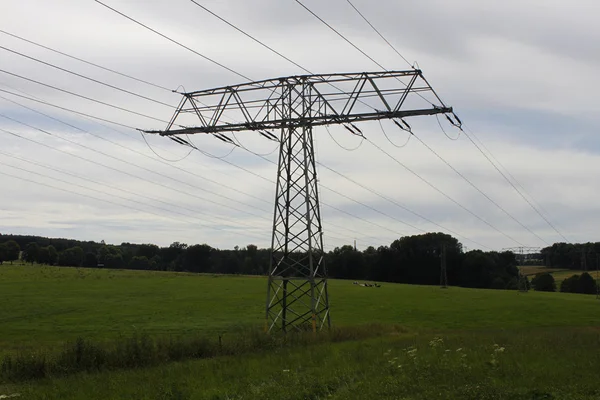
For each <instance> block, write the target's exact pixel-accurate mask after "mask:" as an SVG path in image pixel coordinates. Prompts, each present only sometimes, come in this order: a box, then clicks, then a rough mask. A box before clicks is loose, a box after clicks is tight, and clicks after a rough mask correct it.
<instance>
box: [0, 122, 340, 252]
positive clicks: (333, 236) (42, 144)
mask: <svg viewBox="0 0 600 400" xmlns="http://www.w3.org/2000/svg"><path fill="white" fill-rule="evenodd" d="M0 131H3V132H5V133H8V134H10V135H12V136H15V137H19V138H21V139H25V140H27V141H30V142H33V143H36V144H38V145H41V146H43V147H46V148H49V149H51V150H55V151H58V152H61V153H63V154H66V155H69V156H72V157H75V158H78V159H81V160H83V161H88V162H90V163H93V164H96V165H99V166H102V167H105V168H109V169H111V170H113V171H116V172H120V173H123V174H126V175H128V176H131V177H134V178H137V179H141V180H143V181H146V182H149V183H152V181H148V180H146V179H144V178H140V177H138V176H136V175H133V174H129V173H127V172H125V171H122V170H119V169H116V168H112V167H109V166H106V165H104V164H102V163H98V162H95V161H92V160H89V159H86V158H84V157H80V156H77V155H75V154H72V153H69V152H66V151H63V150H60V149H57V148H55V147H53V146H49V145H47V144H44V143H40V142H38V141H36V140H33V139H29V138H26V137H23V136H20V135H18V134H15V133H14V132H10V131H7V130H4V129H1V128H0ZM0 154H4V155H8V154H7V153H4V152H2V151H0ZM8 156H9V157H14V158H17V159H21V160H23V161H26V162H30V163H33V164H35V165H40V164H39V163H36V162H32V161H30V160H25V159H22V158H20V157H15V156H11V155H8ZM44 167H46V168H49V169H51V170H55V171H57V172H59V173H63V174H67V175H71V176H77V175H76V174H72V173H69V172H65V171H61V170H59V169H55V168H52V167H48V166H44ZM50 179H55V178H50ZM79 179H86V180H88V181H91V182H94V183H97V184H100V185H103V186H107V187H109V188H112V189H115V190H120V191H124V192H127V193H132V194H134V195H137V196H138V197H142V198H148V199H150V200H153V201H157V202H160V203H163V204H167V205H170V206H173V204H171V203H167V202H165V201H162V200H159V199H156V198H152V197H149V196H144V195H141V194H138V193H134V192H130V191H128V190H125V189H120V188H117V187H113V186H110V185H107V184H102V183H98V182H95V181H93V180H91V179H89V178H87V177H83V178H82V177H80V176H79ZM66 183H69V184H71V183H70V182H66ZM159 186H162V185H159ZM86 189H89V188H86ZM90 190H93V189H90ZM182 193H184V194H186V192H182ZM126 200H128V201H133V200H131V199H126ZM150 207H155V208H157V207H156V206H152V205H150ZM177 207H179V208H182V209H187V210H189V211H191V212H195V213H199V214H205V215H206V213H204V212H201V211H197V210H193V209H190V208H187V207H184V206H180V205H178V206H177ZM163 210H164V209H163ZM167 211H170V212H175V211H172V210H167ZM175 213H177V212H175ZM178 214H181V213H178ZM181 215H184V216H186V217H189V215H187V214H181ZM219 218H220V219H222V220H224V221H228V222H233V221H230V220H228V219H226V218H223V217H222V216H219ZM261 219H264V220H268V218H265V217H261ZM235 223H238V224H240V225H242V226H246V227H249V228H254V227H255V226H254V225H248V224H246V223H243V222H239V221H235ZM332 225H333V224H332ZM327 235H328V236H329V237H332V238H335V239H338V240H342V241H343V240H345V239H350V240H352V238H350V237H346V238H341V237H339V236H335V235H332V234H330V233H328V234H327ZM255 237H256V236H255Z"/></svg>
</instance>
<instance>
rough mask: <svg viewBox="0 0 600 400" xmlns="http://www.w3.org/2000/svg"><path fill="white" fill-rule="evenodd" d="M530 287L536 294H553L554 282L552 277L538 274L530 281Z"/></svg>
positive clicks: (546, 274) (554, 289)
mask: <svg viewBox="0 0 600 400" xmlns="http://www.w3.org/2000/svg"><path fill="white" fill-rule="evenodd" d="M531 285H532V286H533V288H534V289H535V290H537V291H538V292H555V291H556V282H554V277H553V276H552V275H550V274H548V273H545V274H538V275H536V276H535V278H533V279H532V280H531Z"/></svg>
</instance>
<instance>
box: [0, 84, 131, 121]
mask: <svg viewBox="0 0 600 400" xmlns="http://www.w3.org/2000/svg"><path fill="white" fill-rule="evenodd" d="M0 92H3V93H8V94H11V95H13V96H17V97H20V98H22V99H27V100H30V101H35V102H37V103H41V104H44V105H47V106H50V107H54V108H58V109H60V110H63V111H69V112H72V113H75V114H79V115H83V116H85V117H88V118H92V119H97V120H99V121H104V122H108V123H109V124H114V125H118V126H122V127H124V128H129V129H134V130H137V128H135V127H133V126H130V125H125V124H122V123H120V122H115V121H111V120H109V119H106V118H101V117H96V116H94V115H90V114H86V113H83V112H80V111H75V110H73V109H70V108H66V107H61V106H57V105H56V104H52V103H48V102H47V101H43V100H38V99H34V98H31V97H28V96H24V95H22V94H18V93H14V92H11V91H10V90H5V89H0Z"/></svg>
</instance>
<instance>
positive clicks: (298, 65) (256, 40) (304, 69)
mask: <svg viewBox="0 0 600 400" xmlns="http://www.w3.org/2000/svg"><path fill="white" fill-rule="evenodd" d="M190 1H191V2H192V3H194V4H195V5H197V6H198V7H200V8H202V9H203V10H204V11H206V12H208V13H209V14H211V15H212V16H214V17H216V18H218V19H219V20H221V21H223V22H224V23H226V24H227V25H229V26H230V27H232V28H233V29H235V30H236V31H238V32H240V33H241V34H243V35H244V36H246V37H248V38H250V39H252V40H253V41H255V42H256V43H258V44H260V45H261V46H263V47H265V48H267V49H269V50H271V51H272V52H273V53H275V54H277V55H278V56H280V57H282V58H284V59H285V60H287V61H289V62H290V63H292V64H294V65H295V66H296V67H298V68H300V69H301V70H303V71H304V72H306V73H308V74H311V75H312V72H310V71H309V70H307V69H306V68H304V67H303V66H302V65H300V64H298V63H297V62H295V61H293V60H291V59H289V58H288V57H286V56H284V55H283V54H281V53H280V52H278V51H277V50H275V49H273V48H272V47H270V46H268V45H266V44H265V43H264V42H262V41H260V40H258V39H257V38H255V37H254V36H252V35H250V34H249V33H247V32H245V31H243V30H242V29H240V28H238V27H237V26H235V25H234V24H232V23H231V22H229V21H227V20H226V19H225V18H223V17H221V16H219V15H217V14H216V13H214V12H212V11H211V10H209V9H208V8H206V7H205V6H203V5H201V4H200V3H198V2H196V1H195V0H190ZM250 80H251V79H250Z"/></svg>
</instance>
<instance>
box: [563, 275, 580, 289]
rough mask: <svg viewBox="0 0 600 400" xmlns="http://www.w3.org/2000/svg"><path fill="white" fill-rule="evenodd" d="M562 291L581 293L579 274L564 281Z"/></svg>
mask: <svg viewBox="0 0 600 400" xmlns="http://www.w3.org/2000/svg"><path fill="white" fill-rule="evenodd" d="M560 291H561V292H563V293H579V275H573V276H570V277H568V278H567V279H565V280H564V281H562V283H561V284H560Z"/></svg>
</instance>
